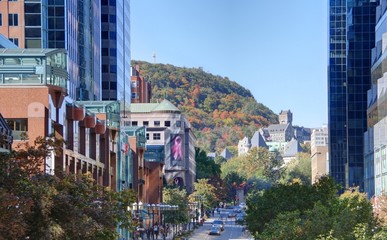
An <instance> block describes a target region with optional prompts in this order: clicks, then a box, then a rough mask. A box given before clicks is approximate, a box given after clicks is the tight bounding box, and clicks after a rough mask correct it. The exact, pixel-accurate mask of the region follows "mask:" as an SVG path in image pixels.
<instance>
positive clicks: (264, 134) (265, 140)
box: [238, 110, 311, 162]
mask: <svg viewBox="0 0 387 240" xmlns="http://www.w3.org/2000/svg"><path fill="white" fill-rule="evenodd" d="M278 122H279V124H271V125H269V126H268V127H266V128H261V129H259V130H258V131H256V132H255V133H254V135H253V137H252V138H251V140H250V139H248V138H247V137H245V138H243V139H242V140H240V141H239V142H238V155H239V156H240V155H242V154H245V153H247V152H248V151H249V150H250V149H251V148H254V147H265V148H267V149H268V150H269V151H278V152H279V153H280V154H281V155H282V157H283V158H284V161H285V162H289V161H290V160H291V159H293V158H294V157H295V155H296V154H297V153H298V152H303V151H304V150H303V148H302V147H301V143H304V142H307V141H310V132H311V131H310V129H309V128H304V127H297V126H296V127H293V125H292V122H293V114H292V112H291V111H290V110H286V111H284V110H283V111H281V112H280V114H279V115H278Z"/></svg>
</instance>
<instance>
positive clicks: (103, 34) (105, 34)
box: [101, 31, 109, 39]
mask: <svg viewBox="0 0 387 240" xmlns="http://www.w3.org/2000/svg"><path fill="white" fill-rule="evenodd" d="M101 38H102V39H109V31H102V32H101Z"/></svg>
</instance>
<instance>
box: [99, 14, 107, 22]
mask: <svg viewBox="0 0 387 240" xmlns="http://www.w3.org/2000/svg"><path fill="white" fill-rule="evenodd" d="M101 22H109V14H101Z"/></svg>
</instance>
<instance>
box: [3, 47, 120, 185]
mask: <svg viewBox="0 0 387 240" xmlns="http://www.w3.org/2000/svg"><path fill="white" fill-rule="evenodd" d="M66 60H67V57H66V54H65V50H64V49H46V50H42V49H2V50H0V96H1V97H0V109H1V110H2V114H3V116H4V118H5V119H6V120H7V124H8V126H9V127H10V128H11V130H12V133H13V139H14V144H19V143H22V142H25V141H27V142H28V143H29V144H30V145H32V146H33V145H34V141H35V139H36V138H37V137H44V138H48V137H55V138H57V139H62V140H64V141H65V142H66V145H64V146H63V152H62V154H54V152H52V153H51V154H50V155H49V156H47V157H46V159H45V164H44V169H42V170H43V171H44V172H45V173H47V174H55V173H56V170H59V172H62V171H63V172H67V173H73V174H80V173H82V174H86V173H89V174H90V176H91V177H92V178H93V179H94V180H95V181H96V182H97V183H98V184H100V185H103V186H107V187H110V188H111V189H113V190H117V189H118V187H119V186H118V185H117V181H116V180H117V166H119V164H120V162H119V161H118V159H117V149H119V147H118V146H117V145H116V144H114V143H117V142H118V141H117V140H116V139H115V138H116V136H117V134H115V132H117V128H118V129H119V104H118V103H116V105H117V106H116V107H115V109H118V110H116V114H115V117H114V114H113V108H112V106H110V108H109V109H111V110H109V111H108V114H106V112H105V113H104V114H102V113H94V112H92V111H91V110H90V109H88V106H87V104H85V103H83V102H74V101H73V100H72V99H71V98H69V97H67V88H66V86H67V82H68V78H67V77H68V74H67V65H66V64H67V61H66ZM14 99H18V101H14ZM113 105H114V103H113Z"/></svg>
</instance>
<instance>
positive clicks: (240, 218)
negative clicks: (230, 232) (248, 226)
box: [235, 214, 245, 225]
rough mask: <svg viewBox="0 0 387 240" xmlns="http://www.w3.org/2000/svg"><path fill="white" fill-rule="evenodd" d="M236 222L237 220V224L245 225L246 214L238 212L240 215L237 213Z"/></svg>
mask: <svg viewBox="0 0 387 240" xmlns="http://www.w3.org/2000/svg"><path fill="white" fill-rule="evenodd" d="M235 222H236V223H237V224H240V225H243V224H244V222H245V216H244V215H243V214H238V215H236V217H235Z"/></svg>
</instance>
